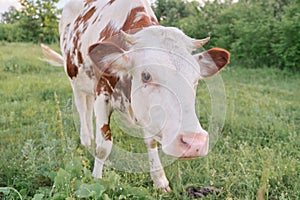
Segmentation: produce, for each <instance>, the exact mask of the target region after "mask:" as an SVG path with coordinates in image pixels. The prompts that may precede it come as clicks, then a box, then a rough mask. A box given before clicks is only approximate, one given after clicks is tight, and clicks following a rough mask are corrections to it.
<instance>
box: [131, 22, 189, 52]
mask: <svg viewBox="0 0 300 200" xmlns="http://www.w3.org/2000/svg"><path fill="white" fill-rule="evenodd" d="M134 37H135V39H136V43H135V45H134V46H133V48H143V47H156V48H163V49H166V50H168V51H174V52H180V51H187V52H189V53H191V51H192V46H193V43H192V39H191V38H190V37H188V36H187V35H185V34H184V33H183V32H182V31H181V30H179V29H178V28H174V27H163V26H150V27H146V28H144V29H142V30H141V31H139V32H137V33H136V34H135V35H134Z"/></svg>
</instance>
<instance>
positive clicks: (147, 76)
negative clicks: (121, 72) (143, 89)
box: [142, 72, 152, 83]
mask: <svg viewBox="0 0 300 200" xmlns="http://www.w3.org/2000/svg"><path fill="white" fill-rule="evenodd" d="M151 79H152V77H151V74H150V73H149V72H143V73H142V81H143V82H144V83H148V82H150V81H151Z"/></svg>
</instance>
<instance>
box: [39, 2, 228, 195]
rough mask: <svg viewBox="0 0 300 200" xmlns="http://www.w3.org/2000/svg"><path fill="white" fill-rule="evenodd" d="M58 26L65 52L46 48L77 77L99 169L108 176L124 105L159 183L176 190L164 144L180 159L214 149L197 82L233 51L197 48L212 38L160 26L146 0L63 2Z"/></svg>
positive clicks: (83, 125)
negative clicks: (200, 114) (114, 128)
mask: <svg viewBox="0 0 300 200" xmlns="http://www.w3.org/2000/svg"><path fill="white" fill-rule="evenodd" d="M59 33H60V46H61V52H62V55H59V54H57V53H56V52H54V51H53V50H51V49H49V48H48V47H46V46H44V47H43V48H44V50H45V51H46V52H47V53H48V56H49V57H50V58H51V57H52V59H53V60H56V62H59V63H61V64H63V65H64V67H65V71H66V74H67V75H68V77H69V79H70V83H71V86H72V89H73V93H74V99H75V105H76V107H77V110H78V112H79V117H80V141H81V144H82V145H84V146H87V147H89V148H90V147H91V146H93V145H92V144H93V142H95V163H94V169H93V173H92V174H93V176H94V177H95V178H101V177H102V169H103V163H104V161H105V160H106V159H107V157H108V156H109V153H110V151H111V148H112V144H113V138H112V133H111V131H110V116H111V114H112V112H113V111H114V110H118V111H120V112H121V113H123V115H124V116H125V117H126V118H127V119H128V120H129V121H130V122H132V123H133V124H137V125H138V126H139V127H142V129H143V138H144V143H145V145H146V147H147V151H148V157H149V162H150V175H151V178H152V180H153V182H154V186H155V187H157V188H161V189H162V190H164V191H170V190H171V189H170V186H169V181H168V179H167V178H166V175H165V172H164V170H163V166H162V164H161V161H160V159H159V156H158V143H160V145H161V149H162V151H163V152H164V153H165V154H167V155H171V156H173V157H175V158H182V159H192V158H197V157H202V156H205V155H206V154H207V153H208V149H209V135H208V133H207V131H205V130H204V129H203V128H202V126H201V125H200V122H199V120H198V118H197V116H196V112H195V99H196V88H197V84H198V81H199V80H201V79H204V78H208V77H211V76H213V75H215V74H217V73H218V72H219V71H220V70H221V69H222V68H223V67H225V66H226V65H227V64H228V63H229V59H230V53H229V52H228V51H226V50H225V49H221V48H212V49H209V50H206V51H204V50H203V51H202V52H200V53H197V54H194V55H193V54H192V52H193V51H194V50H196V49H199V48H201V47H202V46H203V45H204V44H205V43H207V42H208V40H209V39H210V38H204V39H193V38H190V37H188V36H187V35H185V34H184V33H183V32H182V31H181V30H179V29H178V28H174V27H164V26H161V25H159V23H158V20H157V18H156V16H155V15H154V13H153V11H152V9H151V7H150V5H149V3H148V1H147V0H98V1H97V0H82V1H79V0H76V1H74V0H72V1H70V2H69V3H67V4H66V5H65V6H64V8H63V11H62V15H61V20H60V23H59ZM93 113H94V115H93ZM94 116H95V120H96V138H95V139H94V131H93V118H94Z"/></svg>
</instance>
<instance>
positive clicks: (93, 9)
mask: <svg viewBox="0 0 300 200" xmlns="http://www.w3.org/2000/svg"><path fill="white" fill-rule="evenodd" d="M95 12H96V7H95V6H94V7H92V8H91V9H90V10H89V11H87V12H86V13H85V15H83V16H82V21H83V23H86V22H87V21H88V20H89V19H90V18H91V17H92V16H93V15H94V13H95Z"/></svg>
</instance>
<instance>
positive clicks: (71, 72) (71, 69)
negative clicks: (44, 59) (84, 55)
mask: <svg viewBox="0 0 300 200" xmlns="http://www.w3.org/2000/svg"><path fill="white" fill-rule="evenodd" d="M66 62H67V63H66V64H67V73H68V76H69V77H70V78H71V79H73V78H74V77H76V76H77V74H78V67H77V66H76V65H74V64H73V63H72V60H71V55H70V52H68V53H67V60H66Z"/></svg>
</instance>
